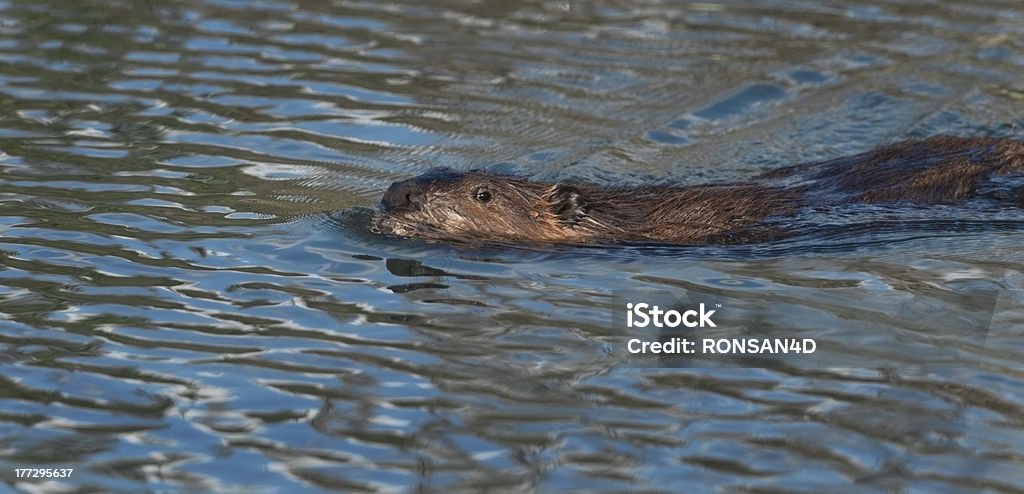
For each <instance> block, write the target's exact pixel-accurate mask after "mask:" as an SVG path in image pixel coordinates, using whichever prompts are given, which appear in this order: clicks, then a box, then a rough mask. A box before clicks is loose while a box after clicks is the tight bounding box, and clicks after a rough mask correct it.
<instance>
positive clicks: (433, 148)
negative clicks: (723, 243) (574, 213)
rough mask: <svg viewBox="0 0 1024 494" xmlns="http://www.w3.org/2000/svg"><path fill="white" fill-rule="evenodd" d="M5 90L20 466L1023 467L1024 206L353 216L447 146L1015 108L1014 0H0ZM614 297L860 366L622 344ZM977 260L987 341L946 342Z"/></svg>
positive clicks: (493, 159)
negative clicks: (509, 245)
mask: <svg viewBox="0 0 1024 494" xmlns="http://www.w3.org/2000/svg"><path fill="white" fill-rule="evenodd" d="M0 107H2V108H0V478H2V479H4V481H5V482H6V486H7V487H9V488H14V489H17V490H23V491H25V492H64V491H72V490H76V489H79V490H81V491H82V492H85V491H104V492H140V491H143V490H152V491H159V492H177V491H193V492H204V491H222V492H300V491H312V492H316V491H344V492H389V491H406V490H417V489H420V490H424V491H431V492H448V491H482V490H494V491H510V490H512V491H542V492H551V491H559V490H567V489H583V490H637V491H644V492H659V491H680V492H692V493H699V492H711V491H713V490H715V489H716V488H722V489H724V490H726V491H730V492H735V491H742V492H751V491H756V492H809V493H810V492H852V491H858V492H860V491H864V492H979V491H988V492H1021V491H1022V490H1024V367H1022V366H1021V365H1020V364H1021V362H1022V353H1024V336H1022V335H1021V328H1022V325H1024V310H1022V309H1021V308H1020V307H1021V304H1022V303H1024V294H1022V290H1021V288H1022V287H1024V274H1022V270H1024V254H1022V251H1021V248H1022V247H1024V227H1022V226H1021V224H1020V223H1021V221H1022V217H1021V215H1020V214H1018V212H1017V211H1015V210H1011V211H1002V212H999V213H998V215H997V216H991V215H996V214H997V213H996V212H991V211H990V212H984V213H983V212H972V211H970V210H968V211H963V210H960V211H956V212H953V213H950V212H947V211H945V210H942V209H940V208H936V210H934V211H924V212H918V213H917V216H916V217H914V218H912V220H913V221H910V220H908V219H906V218H904V220H906V221H903V220H900V219H899V218H897V219H895V220H892V221H890V222H889V223H885V222H884V221H883V220H884V219H885V218H878V220H879V221H880V222H881V223H879V224H880V225H882V226H883V227H880V228H873V229H870V231H864V230H860V229H858V228H854V227H851V228H843V229H839V230H838V232H839V233H835V234H832V235H821V236H819V237H817V238H809V239H802V240H795V241H791V242H783V243H780V244H772V245H764V246H756V245H755V246H745V247H737V248H720V247H716V248H710V247H709V248H689V249H679V248H677V249H674V250H673V249H660V248H617V249H615V248H609V249H583V248H581V249H562V250H556V251H550V252H549V251H543V250H533V249H522V250H518V249H505V248H493V249H465V248H457V247H452V246H446V245H437V244H424V243H421V242H416V241H407V240H401V239H390V238H381V237H379V236H377V235H374V234H373V233H371V232H370V231H369V229H368V228H367V227H366V219H367V214H368V213H367V210H366V209H365V208H372V207H374V206H375V204H376V203H377V201H378V200H379V198H380V195H381V193H382V192H383V190H384V189H385V188H386V187H387V185H388V184H390V183H391V182H393V181H395V180H400V179H404V178H408V177H410V176H412V175H415V174H418V173H421V172H423V171H424V170H427V169H429V168H431V167H437V166H450V167H454V168H457V169H467V168H476V167H479V168H487V169H493V170H497V171H503V172H511V173H520V174H526V175H530V176H533V177H536V178H538V179H544V180H589V181H594V182H597V183H605V184H612V183H615V184H639V183H648V182H660V183H695V182H701V181H705V180H729V179H739V178H744V177H750V176H752V175H754V174H755V173H757V172H760V171H763V170H766V169H770V168H772V167H775V166H779V165H783V164H789V163H794V162H799V161H806V160H818V159H826V158H831V157H835V156H838V155H842V154H847V153H853V152H859V151H864V150H868V149H871V148H873V147H876V146H879V145H882V144H885V143H889V142H893V141H895V140H898V139H902V138H907V137H922V136H928V135H934V134H940V133H952V134H960V135H997V136H1016V137H1024V129H1022V128H1021V127H1022V125H1024V118H1022V117H1021V115H1024V6H1022V5H1021V4H1020V2H1017V1H1013V0H1004V1H996V0H985V1H977V2H974V1H972V2H957V1H939V0H933V1H927V0H924V1H922V0H885V1H876V2H859V1H852V0H851V1H825V2H818V1H814V2H812V1H770V0H765V1H734V2H732V1H727V2H715V1H709V2H673V1H657V0H647V1H626V0H599V1H594V2H575V1H572V2H566V1H551V2H536V1H489V2H482V1H454V0H452V1H435V2H417V1H406V2H376V1H366V2H361V1H345V0H341V1H331V2H329V1H306V0H300V1H285V0H281V1H276V0H263V1H253V2H250V1H241V0H208V1H201V0H188V1H167V2H157V1H146V0H134V1H127V0H126V1H121V2H107V1H102V2H101V1H72V0H66V1H45V0H38V1H18V0H9V1H4V2H0ZM837 221H839V220H837ZM853 223H856V222H855V221H854V222H853ZM886 225H888V226H886ZM636 290H657V291H663V292H668V293H673V294H678V295H680V296H689V295H693V296H696V295H700V296H717V297H720V298H725V299H728V300H731V301H734V303H735V304H738V305H739V306H756V307H760V308H762V309H764V311H765V313H763V314H760V315H758V316H757V317H759V318H760V319H756V320H754V319H752V320H751V321H752V322H753V323H758V324H760V323H764V324H768V325H769V326H771V325H772V324H783V325H791V326H792V327H794V328H796V329H798V330H800V331H803V334H804V335H813V336H814V337H815V338H817V339H818V342H819V345H820V346H822V347H823V349H824V350H823V351H825V350H828V351H831V352H833V353H835V354H842V353H846V354H855V355H860V356H866V358H868V359H870V361H871V362H873V363H874V365H864V366H856V367H835V366H832V367H830V366H818V367H813V368H796V367H788V366H784V367H771V368H767V369H763V368H756V367H755V368H749V367H748V368H724V369H707V368H661V369H655V368H637V367H635V366H631V365H626V364H625V363H623V362H622V361H620V360H619V359H617V357H616V356H615V353H614V352H613V351H610V350H609V347H610V346H612V344H613V343H614V341H613V340H614V339H615V336H616V335H615V334H614V333H613V331H612V329H611V319H612V308H613V305H614V304H613V296H614V295H615V294H616V293H618V294H622V293H632V292H633V291H636ZM972 290H974V291H977V290H981V291H983V292H985V293H991V294H995V295H994V297H996V298H993V299H992V300H994V309H993V307H992V306H991V305H990V307H989V309H988V316H986V317H985V318H983V319H985V320H986V321H989V319H990V321H989V322H990V326H989V329H990V331H989V333H988V334H987V339H981V340H978V339H955V338H954V339H950V338H941V337H940V336H942V335H941V334H936V333H935V332H934V327H937V326H938V325H941V323H942V319H944V318H945V316H943V314H958V313H961V312H964V311H967V309H965V308H964V307H963V304H964V302H963V300H964V299H963V298H962V295H963V294H964V293H966V292H970V291H972ZM982 312H984V310H983V311H982ZM989 316H990V317H989ZM751 317H754V316H751ZM766 321H767V322H766ZM769 323H771V324H769ZM933 324H934V325H935V326H934V327H933ZM907 344H909V345H912V346H914V347H915V348H925V349H926V350H927V349H938V348H942V349H951V350H953V351H954V353H955V355H956V361H955V362H953V363H952V364H950V363H949V362H947V363H945V364H944V365H927V363H926V364H921V362H919V361H918V360H915V358H917V357H918V356H919V354H912V353H907V352H904V351H903V350H901V349H902V348H903V346H904V345H907ZM905 364H907V365H905ZM909 364H913V365H909ZM47 467H52V468H73V469H74V471H73V474H72V475H71V477H70V478H65V479H28V478H18V476H17V473H16V470H15V469H18V468H47Z"/></svg>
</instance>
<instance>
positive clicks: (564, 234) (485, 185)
mask: <svg viewBox="0 0 1024 494" xmlns="http://www.w3.org/2000/svg"><path fill="white" fill-rule="evenodd" d="M380 206H381V210H382V211H383V214H381V215H379V216H378V217H377V221H376V226H377V229H378V230H380V231H381V232H383V233H390V234H394V235H400V236H407V237H421V238H426V239H435V240H449V241H467V242H473V241H506V242H576V241H583V240H586V237H585V232H584V231H583V230H581V231H580V232H574V229H573V226H574V225H575V224H576V223H577V222H579V221H580V220H581V219H582V218H583V217H584V216H585V215H586V213H587V209H588V204H587V200H586V199H585V198H584V193H583V191H582V190H581V189H580V188H579V187H576V186H573V185H566V184H544V183H537V182H530V181H527V180H524V179H522V178H519V177H515V176H510V175H499V174H490V173H484V172H477V171H470V172H457V171H454V170H451V169H448V168H443V169H438V170H435V171H432V172H430V173H426V174H424V175H420V176H418V177H415V178H412V179H409V180H404V181H401V182H395V183H394V184H392V185H391V187H390V188H388V190H387V192H385V193H384V198H383V199H382V200H381V203H380Z"/></svg>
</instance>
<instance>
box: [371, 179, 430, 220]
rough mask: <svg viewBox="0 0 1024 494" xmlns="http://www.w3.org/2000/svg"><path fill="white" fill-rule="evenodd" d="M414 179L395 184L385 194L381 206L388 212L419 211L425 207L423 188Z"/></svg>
mask: <svg viewBox="0 0 1024 494" xmlns="http://www.w3.org/2000/svg"><path fill="white" fill-rule="evenodd" d="M419 182H420V181H419V180H417V179H415V178H413V179H410V180H403V181H401V182H395V183H393V184H391V187H388V190H387V192H384V197H383V198H382V199H381V200H380V205H381V207H382V208H384V211H387V212H391V213H394V212H402V211H419V210H420V208H421V207H423V198H424V197H425V194H424V193H423V187H422V185H421V184H420V183H419Z"/></svg>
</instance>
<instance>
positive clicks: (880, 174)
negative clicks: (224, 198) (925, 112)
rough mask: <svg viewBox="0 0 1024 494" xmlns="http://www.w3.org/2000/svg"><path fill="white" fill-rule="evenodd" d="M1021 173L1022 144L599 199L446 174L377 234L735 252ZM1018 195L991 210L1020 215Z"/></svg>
mask: <svg viewBox="0 0 1024 494" xmlns="http://www.w3.org/2000/svg"><path fill="white" fill-rule="evenodd" d="M1020 173H1024V143H1021V142H1018V141H1013V140H1007V139H998V138H987V137H975V138H960V137H951V136H938V137H932V138H929V139H925V140H921V141H906V142H900V143H897V144H893V145H890V146H886V147H883V148H879V149H877V150H874V151H870V152H867V153H863V154H858V155H854V156H848V157H843V158H837V159H834V160H830V161H826V162H822V163H809V164H802V165H796V166H790V167H785V168H780V169H777V170H773V171H770V172H768V173H765V174H763V175H762V176H760V177H758V179H757V180H756V181H755V182H749V183H736V184H721V185H716V184H710V185H696V186H686V187H678V186H641V187H632V188H627V187H599V186H595V185H588V184H579V185H575V184H574V185H569V184H562V183H557V184H552V183H540V182H531V181H528V180H524V179H522V178H518V177H513V176H507V175H496V174H489V173H484V172H466V173H455V172H445V173H443V174H441V175H440V176H436V177H433V176H431V175H429V174H428V175H424V176H422V177H418V178H414V179H411V180H409V181H405V182H398V183H396V184H395V185H393V186H392V188H391V189H389V191H388V193H386V194H385V200H384V201H382V206H383V209H384V213H383V214H381V215H379V216H378V218H377V221H376V224H377V228H378V229H379V230H380V231H382V232H385V233H391V234H396V235H401V236H413V237H423V238H427V239H438V240H449V241H467V242H511V243H573V244H584V243H619V242H656V243H670V244H707V243H738V242H750V241H757V240H760V239H763V238H767V237H769V236H771V235H772V234H773V233H777V232H774V231H773V229H772V228H770V227H768V226H767V225H766V223H765V221H764V220H766V219H768V218H770V217H784V216H789V215H792V214H795V213H797V212H799V211H801V210H803V209H805V208H807V207H817V206H831V205H838V204H845V203H882V202H891V201H907V202H913V203H918V204H935V203H954V202H959V201H962V200H964V199H968V198H971V197H974V196H976V195H978V193H979V187H981V186H982V185H983V184H984V183H985V182H986V181H987V180H988V179H989V178H990V177H992V176H994V175H1006V174H1020ZM480 191H486V192H487V197H488V200H487V201H481V200H479V196H478V195H477V194H478V193H480ZM1022 192H1024V191H1021V190H1020V189H1018V190H1015V191H1013V192H1012V193H1011V194H1010V196H1008V197H1001V198H1003V199H1010V200H1011V201H1013V202H1015V203H1016V204H1015V205H1017V206H1018V207H1020V206H1024V204H1022V203H1021V201H1022V200H1024V194H1022ZM1004 195H1005V194H1004ZM409 201H412V202H409Z"/></svg>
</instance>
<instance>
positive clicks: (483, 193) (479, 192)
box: [473, 187, 491, 203]
mask: <svg viewBox="0 0 1024 494" xmlns="http://www.w3.org/2000/svg"><path fill="white" fill-rule="evenodd" d="M473 197H474V198H476V200H477V201H480V202H483V203H487V202H490V201H491V191H489V190H487V189H484V188H482V187H481V188H479V189H476V192H473Z"/></svg>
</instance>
